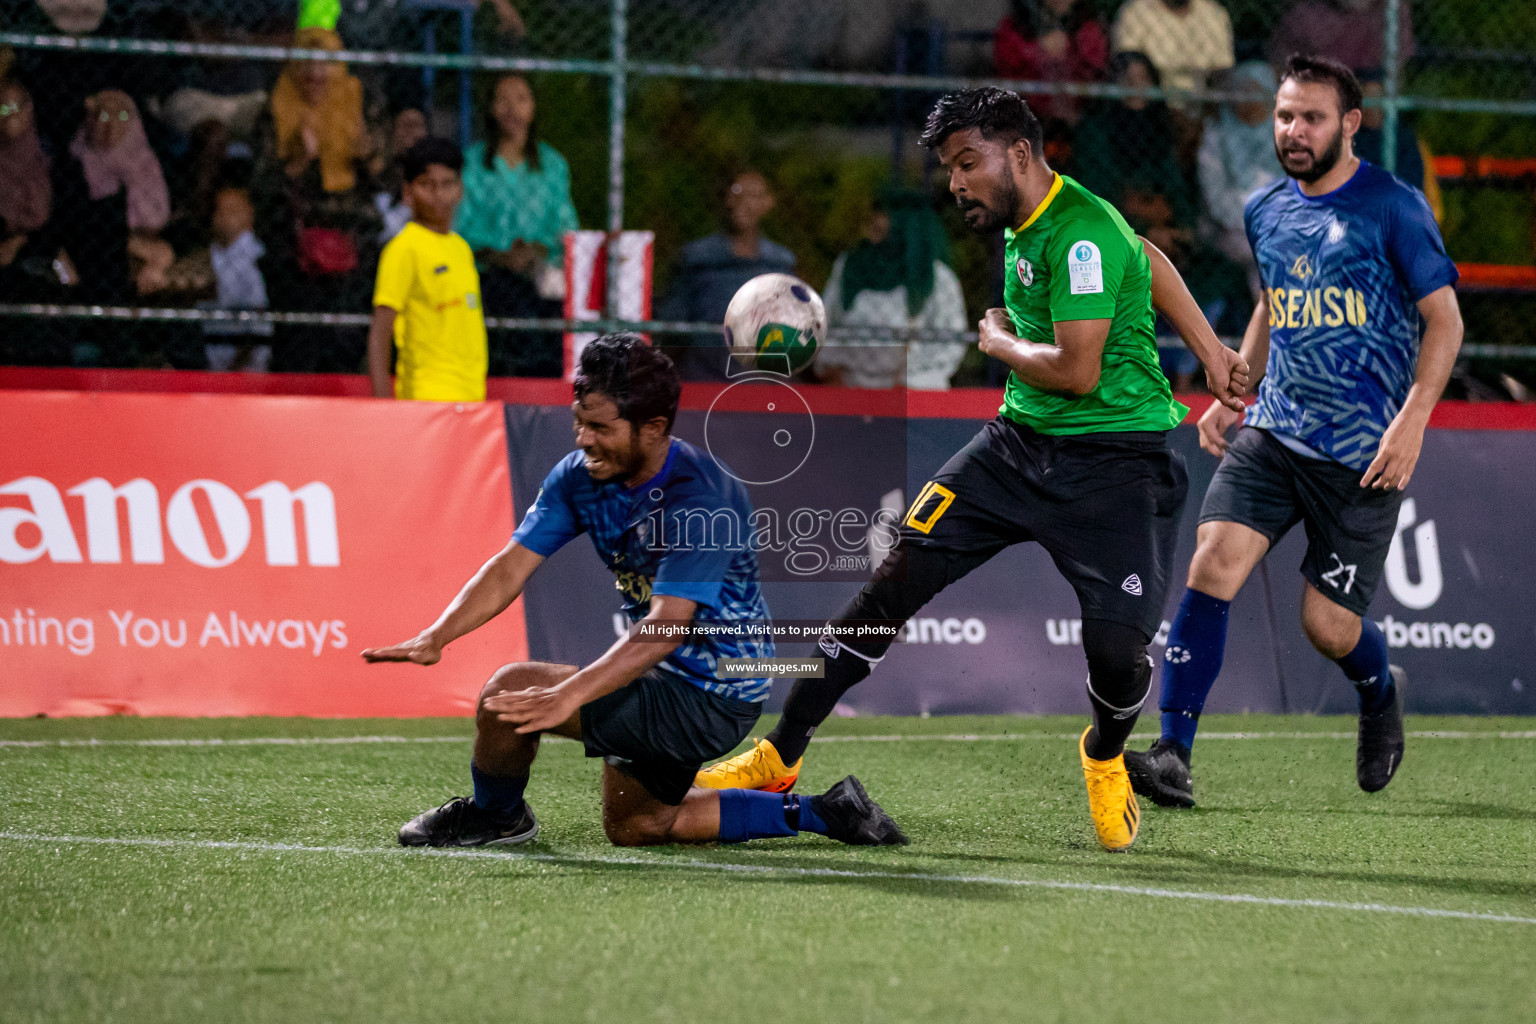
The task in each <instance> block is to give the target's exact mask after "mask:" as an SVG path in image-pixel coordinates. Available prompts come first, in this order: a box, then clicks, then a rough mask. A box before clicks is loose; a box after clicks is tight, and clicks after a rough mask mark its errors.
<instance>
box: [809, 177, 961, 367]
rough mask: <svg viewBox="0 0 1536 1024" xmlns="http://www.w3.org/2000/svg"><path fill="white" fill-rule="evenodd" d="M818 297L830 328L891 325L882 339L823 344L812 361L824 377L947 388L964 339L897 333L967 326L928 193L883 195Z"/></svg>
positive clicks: (956, 280) (941, 227)
mask: <svg viewBox="0 0 1536 1024" xmlns="http://www.w3.org/2000/svg"><path fill="white" fill-rule="evenodd" d="M823 299H824V300H825V302H826V307H827V325H828V326H829V327H834V328H835V327H879V328H890V329H891V330H892V334H891V336H890V337H889V338H887V339H883V340H872V341H864V342H862V343H860V342H854V341H850V342H848V343H845V344H832V343H829V344H827V345H825V346H823V348H822V350H821V354H820V356H819V357H818V358H817V362H816V365H817V368H818V369H819V370H820V372H821V374H822V377H823V379H824V380H826V381H827V382H828V383H835V384H842V385H844V386H846V387H856V388H892V387H900V386H902V384H903V382H904V383H905V385H906V386H907V387H909V388H912V389H915V390H924V391H945V390H948V388H949V378H950V377H951V376H953V375H954V372H955V370H956V368H958V367H959V365H960V360H961V359H962V358H964V356H965V347H966V346H965V342H963V341H931V340H914V341H905V340H903V339H902V338H901V337H900V336H899V335H898V334H897V333H896V332H897V331H900V330H902V329H914V328H915V329H928V330H944V331H963V330H965V326H966V319H965V296H964V295H963V294H962V293H961V291H960V280H959V278H957V277H956V276H955V272H954V271H953V270H951V269H950V268H949V239H948V238H947V237H946V235H945V234H944V225H943V223H942V222H941V221H940V220H939V217H938V214H936V213H935V212H934V211H933V206H932V204H931V203H930V202H929V200H928V197H927V196H925V195H922V194H921V193H916V192H888V193H886V194H884V195H882V196H881V197H880V198H879V199H878V200H877V201H876V204H875V209H874V210H873V212H872V213H871V215H870V217H869V219H868V221H867V223H866V225H865V231H864V237H863V238H862V239H861V240H860V241H859V242H858V243H857V244H856V245H855V246H854V247H853V248H852V249H850V250H848V251H847V252H845V253H843V254H842V255H841V256H839V257H838V258H837V260H836V262H834V263H833V264H832V274H831V277H830V278H828V280H827V287H826V288H825V289H824V293H823ZM903 376H904V377H905V380H904V381H903Z"/></svg>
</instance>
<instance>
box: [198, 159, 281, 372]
mask: <svg viewBox="0 0 1536 1024" xmlns="http://www.w3.org/2000/svg"><path fill="white" fill-rule="evenodd" d="M255 226H256V208H255V207H254V206H253V205H252V204H251V195H250V193H249V192H247V191H246V190H245V189H243V188H224V189H220V190H219V192H218V195H217V196H216V197H215V198H214V206H213V223H212V226H211V234H212V236H213V244H212V245H211V246H210V247H209V253H208V255H209V259H210V260H211V262H212V263H213V277H214V281H215V284H216V287H217V297H216V298H215V299H214V301H213V302H212V303H208V304H207V305H208V306H209V307H210V308H213V309H250V310H260V309H266V308H267V282H266V280H265V279H264V278H263V277H262V274H261V267H260V266H259V265H258V261H259V260H260V259H261V258H262V257H263V256H265V255H266V252H267V250H266V247H265V246H263V245H262V244H261V242H260V241H258V240H257V238H256V234H255ZM203 334H204V336H205V337H208V338H223V339H227V340H222V341H208V342H206V343H205V344H204V345H203V352H204V355H205V356H206V357H207V360H208V369H210V370H220V371H225V370H245V371H248V372H252V373H265V372H267V367H268V365H269V364H270V363H271V362H272V345H271V343H270V339H271V337H272V325H271V324H270V323H239V322H229V321H222V320H210V321H207V322H205V323H204V324H203Z"/></svg>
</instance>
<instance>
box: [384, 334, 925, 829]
mask: <svg viewBox="0 0 1536 1024" xmlns="http://www.w3.org/2000/svg"><path fill="white" fill-rule="evenodd" d="M574 391H575V399H576V400H575V402H573V403H572V412H573V414H574V416H575V421H576V422H575V427H576V445H577V449H578V450H577V451H574V452H572V453H571V454H570V455H568V456H566V457H565V458H564V459H561V460H560V462H559V463H557V464H556V466H555V468H554V469H553V470H552V471H551V472H550V474H549V476H548V477H546V478H545V480H544V486H543V487H542V488H541V489H540V491H539V494H538V497H537V498H536V499H535V500H534V502H533V506H532V507H531V508H530V509H529V510H528V513H527V515H525V516H524V517H523V521H522V524H521V525H519V526H518V528H517V531H516V532H515V533H513V535H512V539H511V541H510V542H509V543H508V544H507V546H506V547H505V548H504V549H503V550H502V551H501V552H499V553H498V554H497V555H496V556H495V557H494V558H492V559H491V560H490V561H489V562H487V563H486V564H485V565H484V567H482V568H481V570H480V571H479V572H478V573H476V574H475V576H474V578H473V579H471V580H470V581H469V582H468V583H466V584H465V585H464V588H463V590H462V591H460V593H459V596H458V597H457V598H455V599H454V600H453V602H452V603H451V604H449V606H448V608H447V610H446V611H444V612H443V614H442V615H441V616H440V617H439V618H438V620H437V622H436V623H434V624H433V625H432V626H430V627H429V628H427V629H425V630H423V631H422V632H421V633H420V634H419V635H417V636H416V637H414V638H412V639H411V640H407V641H406V642H405V643H402V644H397V645H395V646H393V647H383V648H372V649H369V650H366V651H364V652H363V658H364V659H366V660H367V661H370V662H383V661H402V662H414V663H415V664H418V665H431V664H434V663H436V662H437V661H438V660H439V659H440V658H441V657H442V654H443V648H444V647H446V646H447V645H448V644H449V643H450V642H452V641H453V640H456V639H458V638H459V637H461V636H463V635H464V634H466V633H468V632H470V631H471V630H474V629H477V628H479V627H480V626H482V625H484V624H485V623H487V622H489V621H490V620H491V619H492V618H494V617H495V616H497V615H499V614H501V613H502V612H503V611H505V610H506V608H507V606H509V605H510V604H511V603H512V602H513V601H514V600H516V598H517V596H518V595H519V594H521V593H522V592H523V588H524V586H525V585H526V584H527V583H528V580H529V578H530V577H531V576H532V575H533V573H534V570H536V569H537V568H538V567H539V565H540V564H542V563H543V561H544V559H545V558H547V557H549V556H550V555H552V554H554V553H555V552H556V551H558V550H559V549H560V548H562V547H564V546H565V545H566V544H567V543H568V542H570V541H571V540H573V539H575V538H576V536H577V535H579V534H582V533H586V534H589V535H590V536H591V538H592V543H593V546H594V547H596V549H597V553H598V556H599V557H601V558H602V560H603V562H604V564H605V565H607V567H608V568H609V570H610V571H612V572H613V574H614V577H615V579H616V582H617V584H618V589H619V591H620V593H621V594H622V595H623V596H624V610H625V612H626V613H627V614H628V616H629V619H630V621H631V623H633V624H634V625H635V626H636V627H641V628H633V629H631V631H630V632H629V634H628V635H626V636H624V637H621V638H619V639H618V640H617V641H616V642H615V643H614V644H613V646H612V647H610V648H609V649H608V650H607V651H606V652H605V653H604V654H603V655H602V656H601V657H599V658H598V659H597V660H596V661H594V662H593V663H592V664H590V665H588V666H586V667H585V668H582V667H578V666H576V665H555V664H548V663H541V662H527V663H517V664H511V665H506V666H504V667H503V668H501V669H499V670H498V671H497V672H496V673H495V674H494V675H493V676H492V677H491V679H490V681H489V682H487V683H486V684H485V685H484V687H483V688H482V689H481V691H480V700H479V704H478V706H477V709H476V715H475V745H474V756H473V759H472V760H471V762H470V775H471V777H472V779H473V782H474V794H473V795H472V796H468V797H456V798H454V799H452V800H449V801H448V802H446V803H444V804H443V805H442V806H441V807H438V808H435V809H433V810H430V811H425V812H423V813H422V814H419V815H417V816H416V817H415V818H413V819H411V820H410V821H409V822H407V823H406V824H405V826H404V827H403V828H401V829H400V842H401V843H402V844H403V845H405V846H487V845H512V844H516V843H524V842H527V841H529V840H531V839H533V838H534V836H535V835H537V834H538V831H539V825H538V822H537V821H536V820H535V819H534V816H533V811H532V810H531V809H530V808H529V806H528V801H527V800H525V799H524V798H523V791H524V789H525V788H526V786H527V785H528V777H529V771H530V769H531V768H532V765H533V759H534V756H535V755H536V754H537V753H538V749H539V736H540V734H541V733H551V734H553V735H556V736H564V737H567V738H569V739H573V740H580V741H581V742H582V744H583V745H584V746H585V747H586V752H587V756H588V757H602V758H604V759H605V764H604V767H603V829H604V831H605V832H606V833H607V835H608V838H609V840H610V841H611V842H613V843H614V844H615V845H618V846H642V845H651V844H658V843H704V842H725V843H729V842H742V841H744V840H747V839H760V838H768V837H772V836H792V835H796V834H798V833H800V832H814V833H819V834H821V835H825V836H827V837H828V838H831V839H836V840H839V841H841V842H844V843H850V844H854V845H862V846H874V845H891V844H903V843H905V842H906V841H907V839H906V836H904V835H903V834H902V832H901V830H900V829H899V828H897V826H896V823H895V822H893V821H891V819H890V818H889V817H887V816H886V814H885V812H884V811H882V810H881V809H880V807H879V805H877V804H876V803H875V802H874V801H873V800H871V799H870V798H869V796H868V794H866V793H865V792H864V787H863V786H861V785H860V784H859V781H858V780H857V779H855V778H854V777H853V776H851V775H850V776H848V777H847V778H845V779H843V781H841V782H839V783H838V784H837V785H835V786H833V787H832V788H831V789H829V790H828V791H827V792H826V793H823V794H821V795H819V796H812V797H806V798H800V797H796V796H794V795H792V794H779V793H761V792H756V791H752V790H740V789H735V790H718V791H717V790H713V789H699V788H695V787H694V785H693V780H694V776H695V775H696V774H697V773H698V771H699V768H700V767H701V766H702V765H703V764H704V763H705V762H707V761H713V760H714V759H715V758H718V757H721V756H723V755H725V754H728V753H730V751H731V750H732V748H734V747H735V746H736V745H737V744H738V743H740V742H741V741H742V739H743V738H744V737H745V736H746V735H747V733H748V732H749V731H750V730H751V728H752V726H753V725H754V724H755V723H756V722H757V718H758V715H759V713H760V712H761V711H762V707H763V701H764V700H766V699H767V697H768V679H767V678H765V677H761V676H757V677H751V678H736V677H734V676H733V675H732V673H731V672H730V671H727V666H725V665H723V664H722V662H723V661H724V660H725V659H727V658H744V659H760V658H765V657H770V656H772V654H773V642H772V641H771V640H768V639H762V638H759V637H757V636H755V635H753V634H752V632H751V631H749V630H747V629H745V628H735V627H738V626H739V627H745V626H746V625H747V624H749V623H765V622H767V620H768V606H767V604H766V603H765V602H764V600H763V595H762V589H761V586H760V579H759V573H758V564H757V554H756V552H755V551H754V550H753V548H752V546H751V543H750V531H748V530H747V529H745V526H746V525H747V524H748V523H749V522H750V520H751V517H752V505H751V502H750V500H749V499H748V497H747V492H746V488H745V487H743V486H742V484H741V482H740V481H739V480H737V479H735V478H734V477H732V476H731V475H730V474H728V473H727V472H726V471H725V470H724V468H723V467H721V466H719V465H718V464H716V463H715V461H714V460H713V459H712V458H710V457H709V456H708V455H707V454H705V453H702V452H700V451H699V450H698V449H696V448H694V447H693V446H692V445H690V444H688V443H687V442H685V441H682V440H680V439H678V438H675V437H673V436H672V423H673V420H674V419H675V418H676V416H677V405H678V398H679V395H680V393H681V383H680V379H679V377H678V373H677V369H676V367H674V366H673V365H672V360H670V359H668V358H667V357H666V356H665V355H664V354H662V353H661V352H660V351H659V350H657V349H654V348H652V347H651V346H650V345H648V344H647V343H646V342H645V340H644V339H643V338H641V337H640V336H639V335H636V334H609V335H604V336H603V337H601V338H598V339H597V340H595V341H593V342H592V343H591V344H589V345H587V346H586V348H584V349H583V350H582V353H581V360H580V369H579V372H578V373H577V375H576V379H575V382H574ZM722 516H724V517H725V518H727V519H730V520H732V521H734V522H736V523H739V524H742V526H743V529H740V530H725V531H720V530H718V529H717V526H718V523H719V522H720V521H721V517H722ZM684 627H687V628H688V630H689V631H688V632H687V633H686V634H684V633H682V632H681V630H682V628H684ZM695 627H706V628H695ZM673 629H676V630H678V632H673V631H672V630H673ZM647 631H650V635H651V636H652V637H654V636H656V635H657V634H658V633H660V634H661V636H660V639H655V638H647Z"/></svg>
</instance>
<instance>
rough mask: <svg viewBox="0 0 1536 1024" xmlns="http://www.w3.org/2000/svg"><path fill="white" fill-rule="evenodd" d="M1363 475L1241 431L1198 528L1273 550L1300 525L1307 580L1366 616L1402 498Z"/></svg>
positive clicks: (1257, 432)
mask: <svg viewBox="0 0 1536 1024" xmlns="http://www.w3.org/2000/svg"><path fill="white" fill-rule="evenodd" d="M1364 475H1365V474H1364V473H1363V472H1361V471H1360V470H1358V469H1350V468H1349V467H1348V466H1346V465H1344V464H1343V463H1340V462H1335V461H1333V460H1332V459H1313V458H1308V457H1307V456H1305V455H1299V454H1297V453H1296V452H1293V451H1291V449H1289V448H1287V447H1286V446H1285V445H1284V444H1282V443H1281V442H1280V441H1279V440H1277V439H1276V438H1275V437H1274V435H1272V434H1270V433H1269V431H1267V430H1261V429H1259V428H1258V427H1243V428H1242V429H1241V430H1239V431H1238V432H1237V437H1236V438H1235V439H1233V441H1232V443H1231V444H1230V445H1228V447H1227V454H1226V455H1225V456H1224V457H1223V458H1222V460H1221V465H1220V466H1218V467H1216V475H1215V477H1213V478H1212V480H1211V488H1210V490H1208V491H1206V492H1205V503H1204V504H1203V505H1201V506H1200V521H1201V522H1202V523H1210V522H1224V523H1241V524H1242V525H1243V526H1246V527H1248V528H1249V529H1252V530H1257V531H1258V532H1259V533H1262V534H1263V535H1264V536H1265V537H1266V538H1267V539H1268V540H1269V543H1270V544H1271V545H1274V544H1276V543H1277V542H1278V541H1279V540H1280V538H1281V537H1284V536H1285V535H1286V533H1287V532H1288V531H1289V530H1290V528H1291V527H1293V526H1295V525H1296V524H1297V523H1301V524H1302V525H1303V526H1304V527H1305V528H1306V531H1307V554H1306V557H1305V558H1303V559H1302V562H1301V574H1302V576H1304V577H1306V580H1307V582H1308V583H1310V584H1312V586H1314V587H1316V588H1317V590H1318V592H1319V593H1321V594H1322V595H1323V596H1324V597H1326V598H1328V599H1329V600H1331V601H1332V602H1333V603H1334V604H1336V605H1338V606H1339V607H1341V608H1347V609H1348V610H1350V611H1352V612H1354V613H1355V614H1356V615H1364V614H1365V611H1366V609H1367V608H1369V607H1370V605H1371V597H1372V596H1373V595H1374V594H1375V593H1376V588H1377V586H1379V585H1380V583H1381V574H1382V572H1383V570H1384V569H1385V567H1386V562H1387V550H1388V549H1389V548H1391V546H1392V535H1393V534H1394V533H1396V532H1397V509H1398V506H1399V505H1401V504H1402V503H1403V492H1402V491H1399V490H1395V489H1394V490H1381V489H1379V488H1375V487H1361V486H1360V478H1361V477H1362V476H1364Z"/></svg>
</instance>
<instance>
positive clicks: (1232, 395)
mask: <svg viewBox="0 0 1536 1024" xmlns="http://www.w3.org/2000/svg"><path fill="white" fill-rule="evenodd" d="M1249 380H1250V378H1249V374H1248V361H1247V360H1246V359H1244V358H1243V357H1242V356H1241V355H1239V354H1238V353H1237V352H1234V351H1233V350H1232V349H1230V348H1227V347H1226V346H1225V345H1221V346H1218V347H1217V349H1216V351H1215V353H1214V354H1213V355H1212V356H1211V360H1210V362H1207V363H1206V364H1205V383H1206V385H1207V386H1208V387H1209V388H1210V389H1211V394H1212V395H1213V396H1214V397H1215V398H1216V401H1218V402H1220V403H1221V404H1222V405H1224V406H1226V407H1227V408H1229V409H1232V410H1234V411H1238V412H1240V411H1241V410H1242V408H1243V394H1244V393H1245V392H1246V391H1247V390H1248V384H1249Z"/></svg>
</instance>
